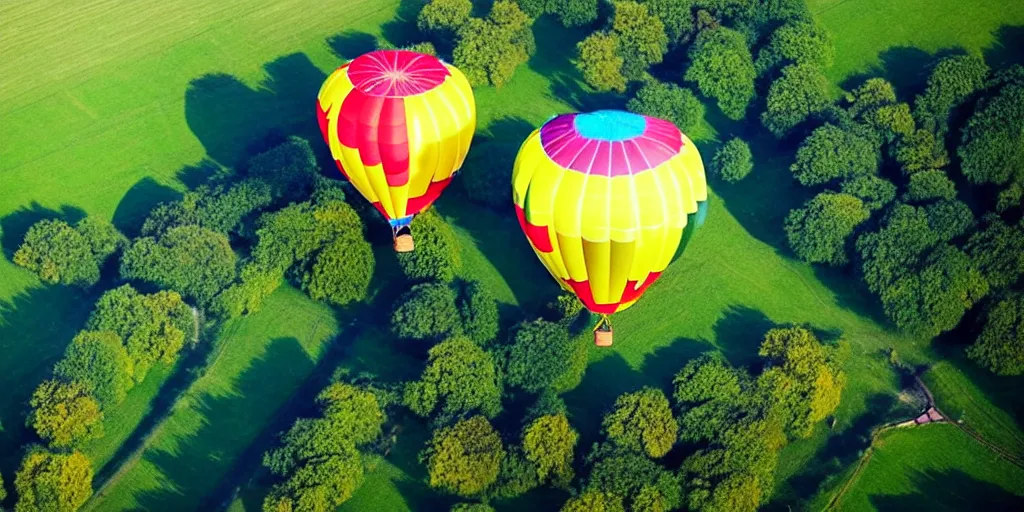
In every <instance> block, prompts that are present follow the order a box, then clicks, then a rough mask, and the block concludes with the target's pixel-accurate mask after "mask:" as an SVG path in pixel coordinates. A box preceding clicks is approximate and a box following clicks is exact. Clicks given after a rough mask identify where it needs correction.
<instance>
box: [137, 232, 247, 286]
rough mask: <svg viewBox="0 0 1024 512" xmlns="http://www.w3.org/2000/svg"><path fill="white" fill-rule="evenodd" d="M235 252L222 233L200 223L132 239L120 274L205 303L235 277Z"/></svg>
mask: <svg viewBox="0 0 1024 512" xmlns="http://www.w3.org/2000/svg"><path fill="white" fill-rule="evenodd" d="M236 259H237V258H236V256H235V252H234V251H233V250H232V249H231V245H230V244H229V243H228V239H227V237H226V236H224V235H223V234H221V233H217V232H215V231H211V230H209V229H206V228H202V227H199V226H181V227H176V228H172V229H169V230H168V231H167V232H166V233H164V234H163V235H162V236H161V237H160V238H159V239H155V238H151V237H145V238H140V239H137V240H135V242H134V243H132V245H131V246H130V247H129V248H128V250H126V251H125V253H124V256H123V257H122V259H121V277H122V278H124V279H138V280H140V281H146V282H149V283H153V284H155V285H157V286H161V287H164V288H170V289H172V290H176V291H178V292H180V293H181V294H182V295H184V296H187V297H191V298H193V299H195V300H196V301H197V302H199V304H201V305H208V304H210V302H211V301H212V299H213V297H214V296H215V295H217V293H219V292H220V291H221V290H223V289H224V288H226V287H227V286H228V285H229V284H231V281H233V280H234V279H235V263H236Z"/></svg>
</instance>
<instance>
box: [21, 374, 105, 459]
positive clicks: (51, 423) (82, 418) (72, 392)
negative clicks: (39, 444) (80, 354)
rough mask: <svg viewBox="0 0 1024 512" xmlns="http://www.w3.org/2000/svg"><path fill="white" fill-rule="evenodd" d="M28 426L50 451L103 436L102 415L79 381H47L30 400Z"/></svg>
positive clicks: (97, 405)
mask: <svg viewBox="0 0 1024 512" xmlns="http://www.w3.org/2000/svg"><path fill="white" fill-rule="evenodd" d="M29 405H31V406H32V412H31V413H29V416H28V420H27V423H28V424H29V425H31V426H32V428H33V429H35V431H36V433H37V434H39V437H41V438H42V439H43V440H44V441H46V442H47V443H49V445H50V446H51V447H53V448H70V447H73V446H77V445H79V444H81V443H82V442H84V441H88V440H90V439H95V438H98V437H101V436H102V435H103V424H102V421H103V412H102V411H101V410H100V405H99V403H97V402H96V399H95V398H93V396H92V395H91V394H90V393H89V390H88V389H86V387H85V386H83V385H81V384H79V383H78V382H74V381H72V382H61V381H56V380H47V381H43V382H42V383H41V384H39V387H38V388H36V390H35V392H34V393H32V400H30V401H29Z"/></svg>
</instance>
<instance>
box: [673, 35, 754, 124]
mask: <svg viewBox="0 0 1024 512" xmlns="http://www.w3.org/2000/svg"><path fill="white" fill-rule="evenodd" d="M756 76H757V73H756V72H755V71H754V60H753V57H751V55H750V49H749V48H747V42H746V39H745V38H744V37H743V34H740V33H739V32H736V31H735V30H732V29H729V28H725V27H719V28H715V29H713V30H705V31H703V32H701V33H700V35H698V36H697V40H696V41H695V42H694V44H693V46H691V47H690V67H689V69H687V70H686V76H685V78H686V80H687V81H690V82H694V83H695V84H697V89H698V90H699V91H700V92H701V94H703V95H704V96H707V97H709V98H714V99H715V100H716V101H717V102H718V108H720V109H721V110H722V113H723V114H725V115H726V117H728V118H729V119H733V120H740V119H743V117H744V115H745V114H746V111H747V106H748V105H749V104H750V101H751V100H752V99H753V98H754V78H755V77H756Z"/></svg>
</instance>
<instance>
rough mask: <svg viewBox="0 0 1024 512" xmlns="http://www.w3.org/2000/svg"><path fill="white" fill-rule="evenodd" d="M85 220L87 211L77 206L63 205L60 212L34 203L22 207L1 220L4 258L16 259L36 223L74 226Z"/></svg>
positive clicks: (0, 231)
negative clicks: (45, 221)
mask: <svg viewBox="0 0 1024 512" xmlns="http://www.w3.org/2000/svg"><path fill="white" fill-rule="evenodd" d="M84 218H85V211H84V210H82V209H81V208H78V207H77V206H69V205H61V206H60V210H52V209H50V208H47V207H45V206H43V205H41V204H39V203H38V202H36V201H32V203H31V204H29V205H28V206H27V207H25V206H22V207H20V208H18V209H17V210H15V211H13V212H11V213H9V214H7V215H5V216H4V217H3V218H2V219H0V246H2V247H3V252H4V256H5V257H7V258H8V259H11V258H13V257H14V253H15V251H17V250H18V247H19V246H21V242H22V241H23V240H24V239H25V234H26V233H28V229H29V228H30V227H32V225H33V224H35V223H36V222H39V221H41V220H48V219H60V220H63V221H65V222H67V223H68V224H71V225H74V224H75V223H76V222H78V221H80V220H82V219H84Z"/></svg>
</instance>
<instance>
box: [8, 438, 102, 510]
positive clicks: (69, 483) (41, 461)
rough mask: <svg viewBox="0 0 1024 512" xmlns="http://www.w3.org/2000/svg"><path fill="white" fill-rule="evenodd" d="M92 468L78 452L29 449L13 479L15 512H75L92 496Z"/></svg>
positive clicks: (38, 448)
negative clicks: (16, 501) (16, 498)
mask: <svg viewBox="0 0 1024 512" xmlns="http://www.w3.org/2000/svg"><path fill="white" fill-rule="evenodd" d="M92 477H93V471H92V465H91V464H90V463H89V459H88V458H86V456H85V455H83V454H82V453H81V452H79V451H77V450H76V451H72V452H70V453H54V452H50V451H48V450H46V449H43V448H41V447H32V448H30V449H29V450H28V453H26V454H25V458H24V459H22V460H21V468H20V469H18V473H17V474H16V475H15V477H14V489H15V491H16V492H17V495H18V503H17V504H16V505H15V506H14V510H15V511H16V512H75V511H76V510H78V509H79V508H80V507H81V506H82V505H83V504H85V501H86V500H88V499H89V496H90V495H92Z"/></svg>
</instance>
